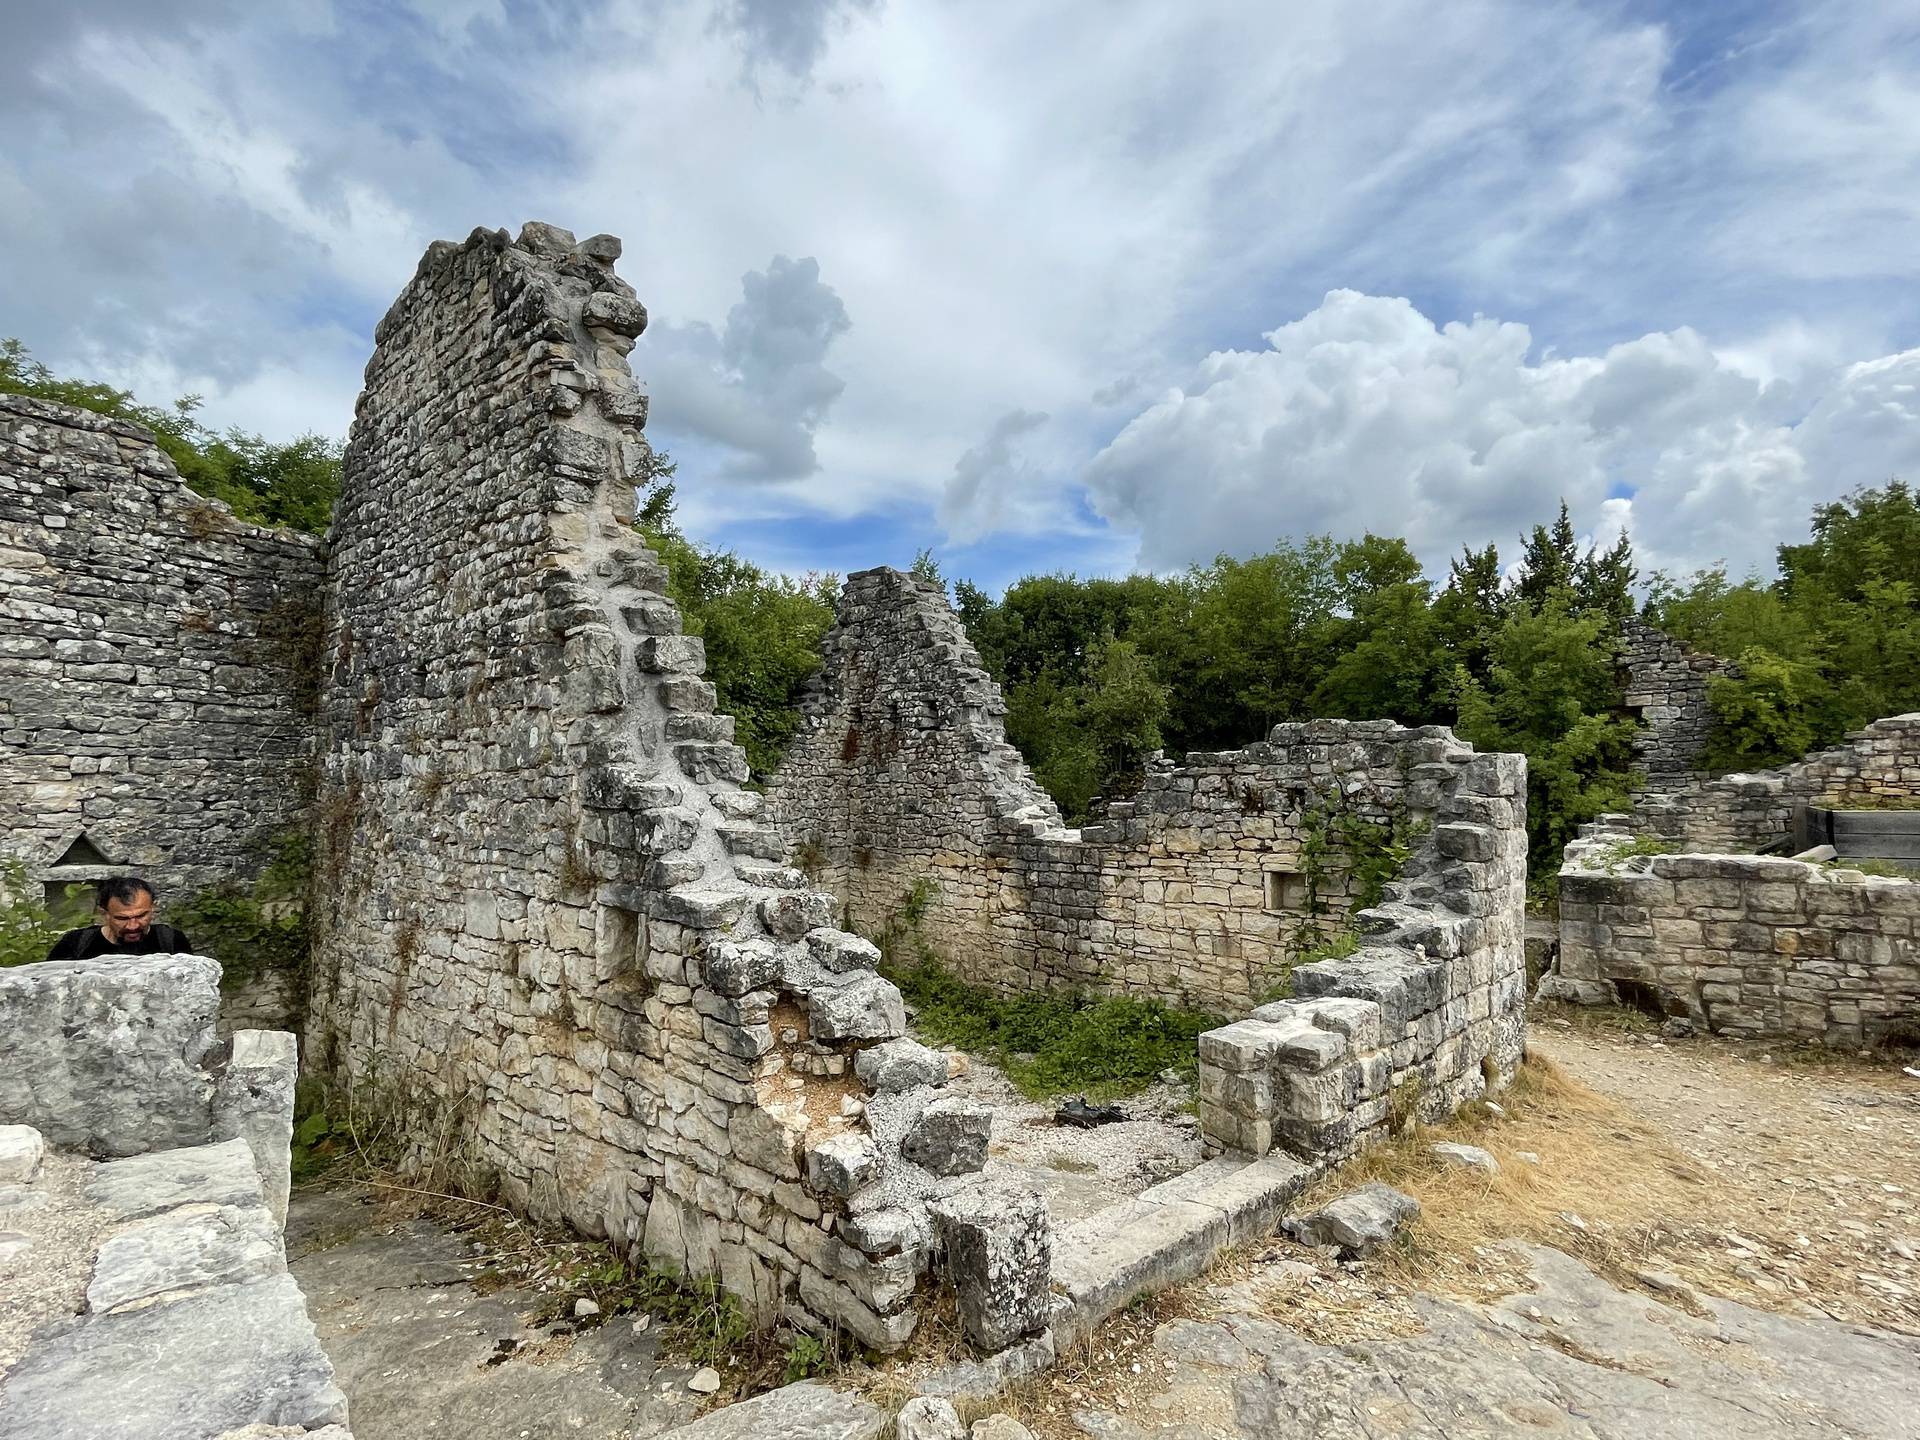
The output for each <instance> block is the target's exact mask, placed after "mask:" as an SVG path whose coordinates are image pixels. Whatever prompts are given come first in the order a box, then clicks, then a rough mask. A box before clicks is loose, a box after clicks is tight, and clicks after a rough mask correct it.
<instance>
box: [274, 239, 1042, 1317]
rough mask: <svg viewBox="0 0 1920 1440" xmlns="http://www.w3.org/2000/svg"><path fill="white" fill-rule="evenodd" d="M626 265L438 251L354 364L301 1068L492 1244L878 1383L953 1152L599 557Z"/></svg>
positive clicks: (962, 1185)
mask: <svg viewBox="0 0 1920 1440" xmlns="http://www.w3.org/2000/svg"><path fill="white" fill-rule="evenodd" d="M619 253H620V244H619V241H617V240H615V239H613V238H612V237H610V236H604V235H602V236H595V237H593V238H591V239H589V240H586V241H584V242H576V241H575V239H574V237H573V236H572V235H570V234H568V233H567V232H565V231H563V230H559V229H557V228H555V227H552V226H548V225H541V224H530V225H528V226H526V227H525V228H524V229H523V230H522V231H521V232H520V235H519V236H518V237H517V238H516V239H509V237H508V236H507V235H506V234H505V232H491V231H485V230H481V231H476V232H475V233H474V234H473V235H472V236H471V237H470V238H469V239H468V240H467V241H466V242H464V243H462V244H450V243H441V244H436V245H434V246H433V247H432V248H431V249H430V250H429V251H428V252H427V255H426V257H425V258H424V259H423V260H422V262H421V264H420V267H419V270H418V272H417V273H416V275H415V276H414V279H413V281H412V282H411V283H410V284H409V285H408V286H407V288H406V290H405V291H404V293H403V294H402V295H401V296H400V298H399V299H398V300H397V301H396V302H395V304H394V306H393V307H392V309H391V310H390V311H389V312H388V314H387V316H386V318H385V319H384V320H382V321H381V323H380V326H379V328H378V330H377V332H376V340H377V349H376V351H375V353H374V356H373V358H372V360H371V362H370V363H369V364H368V366H367V372H366V388H365V390H364V392H363V393H362V395H361V398H360V402H359V407H358V411H357V416H356V419H355V423H354V427H353V433H352V437H351V439H350V442H349V445H348V448H347V456H346V466H345V476H344V489H343V493H342V496H341V500H340V504H339V508H338V512H337V517H336V521H335V527H334V531H333V535H332V551H331V567H330V571H329V577H328V594H329V596H330V597H331V605H330V609H329V613H328V619H327V632H326V655H327V658H328V662H329V665H330V671H329V674H328V676H327V680H326V685H325V692H324V696H323V703H322V714H321V721H322V727H323V734H322V745H321V760H322V784H321V794H320V798H319V802H318V806H317V809H318V821H317V830H318V846H317V851H318V859H317V861H316V867H317V873H318V876H319V880H320V885H319V889H320V892H321V894H322V895H323V896H324V897H325V900H324V904H322V905H320V906H319V907H317V913H316V914H315V916H314V923H315V929H316V937H317V939H316V946H317V948H316V958H315V976H314V981H313V996H312V1012H311V1022H310V1030H309V1043H310V1046H311V1049H312V1052H313V1053H314V1054H315V1055H317V1056H319V1057H321V1061H322V1063H323V1065H324V1066H325V1067H326V1068H328V1069H330V1070H332V1071H334V1072H335V1073H336V1074H338V1075H341V1076H345V1077H351V1078H352V1080H353V1081H354V1083H357V1084H361V1085H366V1086H370V1087H374V1088H375V1089H377V1090H380V1091H381V1092H383V1095H384V1098H385V1100H386V1101H387V1102H389V1103H394V1104H398V1105H403V1106H413V1107H419V1108H420V1110H421V1111H422V1113H433V1114H436V1115H440V1116H444V1115H446V1114H448V1113H449V1112H452V1113H454V1114H455V1115H457V1116H458V1117H459V1119H458V1123H457V1125H456V1126H455V1127H454V1131H455V1133H457V1134H459V1135H461V1136H464V1137H467V1138H468V1139H469V1140H470V1141H471V1143H472V1145H473V1147H474V1155H473V1157H472V1158H474V1159H475V1160H476V1161H477V1162H478V1163H479V1164H480V1165H481V1166H483V1167H484V1168H485V1169H487V1170H489V1171H490V1172H492V1173H493V1174H494V1175H495V1176H497V1178H498V1182H499V1185H500V1187H501V1190H502V1192H503V1194H504V1195H505V1197H506V1198H507V1199H508V1201H509V1202H510V1203H511V1204H513V1205H514V1206H515V1207H517V1208H520V1209H523V1210H526V1211H529V1212H531V1213H533V1214H535V1215H537V1216H542V1217H548V1218H559V1219H564V1220H566V1221H567V1222H569V1223H570V1224H572V1225H573V1226H574V1227H575V1228H576V1229H578V1230H580V1231H582V1232H584V1233H586V1234H589V1235H594V1236H605V1237H609V1238H611V1239H613V1240H614V1241H616V1242H619V1243H622V1244H630V1245H632V1246H633V1247H634V1248H635V1250H636V1251H638V1252H641V1253H643V1254H644V1255H645V1256H646V1257H648V1258H649V1259H651V1260H652V1262H653V1263H655V1264H657V1265H660V1266H662V1267H665V1268H668V1269H671V1270H674V1271H677V1272H679V1273H681V1274H684V1275H688V1276H693V1277H713V1278H716V1279H718V1280H719V1281H720V1283H722V1284H723V1285H724V1286H725V1287H726V1288H727V1289H728V1290H729V1291H731V1292H733V1293H734V1294H736V1295H739V1296H740V1297H742V1298H743V1299H744V1300H745V1301H746V1302H747V1303H748V1305H749V1306H750V1308H751V1309H752V1310H753V1311H754V1312H755V1313H756V1314H757V1315H759V1316H761V1317H763V1318H765V1317H772V1316H774V1315H778V1314H781V1313H785V1314H786V1315H788V1316H789V1317H790V1318H792V1319H794V1320H795V1321H796V1322H797V1323H800V1324H802V1325H805V1326H807V1327H809V1328H816V1329H817V1328H820V1327H822V1326H836V1327H839V1328H841V1329H843V1330H846V1331H848V1332H850V1333H852V1334H853V1335H854V1336H856V1337H857V1338H858V1339H859V1341H860V1342H861V1343H863V1344H865V1345H868V1346H871V1347H874V1348H878V1349H883V1350H886V1349H893V1348H896V1347H898V1346H899V1345H901V1344H902V1343H904V1342H905V1341H906V1339H907V1338H908V1337H909V1335H910V1334H911V1332H912V1330H913V1327H914V1324H915V1320H916V1312H915V1310H914V1308H913V1304H912V1301H913V1297H914V1293H915V1289H916V1287H917V1285H918V1284H919V1282H920V1280H921V1277H922V1276H923V1274H924V1273H925V1271H926V1270H927V1268H928V1265H929V1262H930V1259H931V1258H932V1257H933V1255H934V1253H935V1252H936V1250H937V1249H938V1247H939V1244H940V1237H939V1233H938V1232H937V1230H936V1227H935V1226H934V1224H933V1222H932V1219H931V1218H930V1216H929V1214H928V1205H929V1202H933V1201H938V1200H942V1199H945V1198H949V1197H951V1196H954V1195H956V1194H958V1193H960V1192H962V1191H964V1190H966V1189H968V1188H969V1187H970V1186H974V1185H977V1184H978V1183H980V1182H979V1178H978V1176H977V1175H975V1174H973V1173H971V1171H977V1170H978V1168H979V1163H980V1161H981V1159H982V1158H983V1156H982V1153H981V1152H982V1151H983V1149H984V1146H983V1145H982V1144H981V1143H980V1141H981V1139H982V1138H983V1137H982V1136H981V1135H980V1134H978V1133H977V1132H976V1128H975V1127H977V1126H978V1125H979V1124H981V1123H982V1121H981V1118H980V1117H973V1116H965V1115H959V1114H956V1113H954V1111H953V1109H952V1108H951V1107H942V1106H940V1105H939V1104H938V1103H937V1089H936V1087H937V1085H939V1084H940V1083H943V1082H944V1081H945V1078H946V1069H945V1064H944V1062H943V1061H940V1060H938V1057H932V1058H929V1056H928V1055H927V1054H926V1053H925V1052H922V1051H921V1050H920V1049H919V1047H917V1046H913V1045H912V1044H911V1042H909V1041H906V1040H904V1039H903V1038H901V1032H902V1030H903V1028H904V1026H905V1019H906V1017H905V1011H904V1007H903V1005H902V1004H901V1000H900V995H899V992H898V991H896V990H895V989H894V988H893V986H891V985H890V984H888V983H887V982H886V981H884V980H882V979H880V978H879V977H878V976H877V975H875V974H874V973H873V968H872V967H873V965H874V963H875V961H876V960H877V958H878V956H877V952H876V951H875V950H874V949H873V947H872V946H871V945H869V944H867V943H866V942H865V941H864V940H862V939H860V938H859V937H858V936H856V935H853V934H850V933H847V932H844V931H842V930H840V929H837V928H835V927H834V925H833V924H832V921H833V919H834V918H835V916H834V910H835V907H834V904H833V901H832V899H831V897H830V896H828V895H827V894H825V893H823V892H820V891H817V890H814V889H812V888H811V887H810V886H809V884H808V883H807V880H806V877H805V876H804V875H802V874H801V873H799V872H798V871H796V870H794V869H790V868H789V867H788V866H787V865H786V864H785V863H784V860H785V856H786V852H787V847H786V843H785V841H784V839H783V838H782V837H781V835H780V834H779V833H778V832H777V831H776V830H774V829H772V828H770V827H769V826H767V825H766V824H765V823H764V822H763V821H762V819H761V817H760V809H761V797H760V796H759V795H758V794H755V793H754V792H752V791H749V790H746V789H744V788H743V784H742V782H744V781H745V780H746V778H747V766H746V761H745V757H744V755H743V753H742V752H741V751H740V749H739V748H738V747H737V746H736V745H734V744H733V741H732V735H733V722H732V720H731V719H730V718H729V717H727V716H724V715H718V714H715V713H714V700H715V697H714V690H713V687H712V686H711V685H710V684H709V683H708V682H706V681H705V680H703V679H701V678H700V675H701V671H702V668H703V662H704V657H703V652H702V646H701V642H700V640H699V639H698V638H696V637H692V636H689V635H686V634H685V633H683V624H682V619H681V616H680V613H679V611H678V610H677V609H676V607H675V606H674V604H673V603H672V602H671V601H670V600H669V599H668V598H667V596H666V594H665V593H664V592H665V575H664V572H663V571H662V568H661V565H660V562H659V560H658V559H657V558H656V557H655V556H654V555H653V554H652V553H651V552H650V551H648V550H647V549H646V547H645V546H644V545H643V544H642V543H641V542H640V540H639V538H638V536H637V535H636V534H635V532H634V531H633V530H632V528H631V526H630V523H629V522H630V521H631V519H632V514H633V505H634V493H635V487H636V486H637V485H639V484H641V483H643V482H644V481H645V479H646V478H647V476H648V475H649V473H650V468H649V453H648V449H647V444H646V440H645V438H644V436H643V434H642V426H643V424H644V422H645V419H646V410H647V402H646V397H645V396H644V395H643V394H642V393H641V391H640V389H639V387H638V386H637V384H636V383H635V381H634V379H633V376H632V374H631V371H630V369H629V367H628V362H627V355H628V353H629V351H630V350H631V349H632V347H633V345H634V342H635V340H636V338H637V337H638V336H639V335H640V334H641V332H642V331H643V330H644V328H645V326H646V311H645V309H644V308H643V307H642V306H641V304H640V303H639V302H638V301H637V300H636V299H635V297H634V293H633V291H632V289H631V288H630V287H629V286H628V285H627V284H626V283H625V282H624V281H623V280H621V279H620V278H619V277H618V276H617V275H616V274H615V272H614V268H613V262H614V261H615V259H616V258H617V257H618V255H619ZM1040 1219H1041V1222H1042V1224H1044V1219H1045V1217H1044V1214H1042V1216H1041V1217H1040ZM1029 1220H1030V1217H1028V1216H1026V1215H1025V1214H1024V1213H1020V1214H1017V1215H1010V1216H1009V1218H1008V1219H1007V1220H1005V1221H1004V1222H1003V1228H1004V1226H1006V1225H1012V1224H1014V1223H1015V1221H1018V1222H1019V1223H1020V1224H1022V1225H1025V1224H1027V1223H1028V1222H1029ZM1014 1238H1015V1239H1017V1240H1018V1241H1019V1242H1020V1243H1022V1244H1029V1245H1031V1244H1032V1243H1033V1242H1032V1237H1031V1236H1030V1235H1028V1234H1027V1233H1026V1232H1025V1231H1024V1230H1023V1231H1022V1232H1021V1233H1020V1234H1019V1235H1018V1236H1016V1237H1014ZM1041 1253H1043V1249H1042V1251H1041ZM963 1269H964V1267H963ZM989 1274H990V1267H989V1266H986V1265H980V1266H978V1267H976V1273H975V1274H974V1275H973V1276H972V1277H969V1275H968V1274H966V1273H958V1274H957V1275H956V1278H957V1280H958V1283H959V1285H960V1289H961V1293H962V1294H963V1295H965V1294H967V1293H968V1292H969V1286H970V1285H979V1284H985V1283H987V1281H988V1278H989ZM1041 1289H1042V1294H1043V1296H1044V1290H1045V1286H1044V1282H1043V1283H1042V1287H1041ZM1045 1319H1046V1312H1045V1307H1044V1306H1043V1305H1036V1306H1034V1307H1032V1308H1031V1309H1030V1311H1029V1312H1028V1313H1025V1314H1022V1315H1019V1316H1016V1317H1013V1319H1011V1320H1009V1321H1008V1322H1007V1324H1006V1325H1005V1326H1004V1327H1002V1328H1001V1329H999V1330H995V1331H993V1332H986V1331H981V1332H979V1333H978V1337H977V1338H980V1339H982V1340H983V1341H985V1342H986V1343H988V1344H991V1343H993V1341H994V1340H996V1339H999V1338H1000V1337H1001V1336H1002V1335H1003V1334H1005V1333H1008V1332H1017V1333H1027V1332H1030V1331H1033V1330H1036V1329H1039V1328H1042V1327H1043V1326H1044V1323H1045Z"/></svg>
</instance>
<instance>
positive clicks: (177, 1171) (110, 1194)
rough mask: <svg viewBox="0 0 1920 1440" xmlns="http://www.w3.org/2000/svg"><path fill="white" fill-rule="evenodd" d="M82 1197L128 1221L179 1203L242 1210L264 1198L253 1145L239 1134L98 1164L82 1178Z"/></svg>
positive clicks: (260, 1201) (170, 1208)
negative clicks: (84, 1188) (216, 1141)
mask: <svg viewBox="0 0 1920 1440" xmlns="http://www.w3.org/2000/svg"><path fill="white" fill-rule="evenodd" d="M87 1198H88V1199H89V1200H92V1201H93V1202H94V1203H95V1204H97V1205H101V1206H103V1207H105V1208H106V1209H108V1210H110V1211H112V1212H113V1213H115V1214H116V1215H119V1216H121V1217H123V1218H125V1219H128V1220H135V1219H139V1218H140V1217H141V1216H144V1215H158V1214H160V1213H161V1212H162V1211H164V1210H173V1209H176V1208H178V1207H180V1206H182V1205H209V1206H213V1205H232V1206H238V1207H240V1208H242V1209H244V1208H246V1207H248V1206H255V1205H264V1204H265V1203H266V1198H265V1191H264V1188H263V1186H262V1182H261V1179H260V1171H259V1168H258V1167H257V1166H256V1165H255V1163H254V1159H253V1150H252V1148H251V1147H250V1146H249V1145H248V1144H247V1142H246V1141H244V1140H241V1139H233V1140H227V1141H223V1142H222V1143H220V1144H218V1145H192V1146H187V1147H185V1148H183V1149H179V1150H158V1151H155V1152H154V1153H152V1154H150V1155H137V1156H135V1157H133V1158H132V1159H129V1160H116V1161H114V1162H113V1163H111V1164H108V1165H102V1166H100V1168H99V1169H97V1170H95V1171H94V1172H93V1175H92V1177H91V1178H90V1179H89V1180H88V1181H87Z"/></svg>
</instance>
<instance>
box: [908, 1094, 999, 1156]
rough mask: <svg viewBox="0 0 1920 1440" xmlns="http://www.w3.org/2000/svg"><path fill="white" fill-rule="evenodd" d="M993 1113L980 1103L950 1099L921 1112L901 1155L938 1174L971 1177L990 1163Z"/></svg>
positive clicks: (910, 1130) (935, 1102)
mask: <svg viewBox="0 0 1920 1440" xmlns="http://www.w3.org/2000/svg"><path fill="white" fill-rule="evenodd" d="M992 1134H993V1111H992V1110H990V1109H989V1108H988V1107H986V1106H985V1105H982V1104H980V1103H978V1102H977V1101H973V1100H967V1099H963V1098H961V1097H960V1096H957V1095H956V1096H949V1097H947V1098H945V1099H941V1100H935V1101H933V1102H932V1103H931V1104H929V1105H928V1106H927V1108H926V1109H925V1110H922V1111H921V1112H920V1118H919V1119H918V1120H916V1121H915V1122H914V1124H913V1126H912V1128H911V1129H909V1130H908V1131H907V1136H906V1139H905V1141H904V1142H902V1144H901V1146H900V1153H901V1154H903V1155H905V1156H906V1157H907V1159H909V1160H911V1161H913V1163H914V1164H916V1165H918V1166H920V1167H921V1168H922V1169H925V1170H931V1171H932V1172H933V1173H934V1174H936V1175H971V1174H972V1173H974V1172H975V1171H977V1170H980V1169H983V1168H985V1166H986V1163H987V1142H988V1140H989V1139H990V1138H991V1137H992Z"/></svg>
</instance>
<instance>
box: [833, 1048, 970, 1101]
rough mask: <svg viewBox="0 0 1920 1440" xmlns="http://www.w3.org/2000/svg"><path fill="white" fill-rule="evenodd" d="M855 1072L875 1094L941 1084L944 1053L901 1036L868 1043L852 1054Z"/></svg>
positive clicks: (945, 1064) (945, 1068)
mask: <svg viewBox="0 0 1920 1440" xmlns="http://www.w3.org/2000/svg"><path fill="white" fill-rule="evenodd" d="M853 1070H854V1074H856V1075H858V1076H859V1077H860V1079H861V1080H862V1081H863V1082H865V1084H866V1085H867V1086H868V1088H870V1089H871V1090H873V1091H874V1092H875V1093H876V1094H880V1095H888V1094H892V1093H893V1092H895V1091H898V1090H912V1089H914V1088H916V1087H918V1086H921V1085H940V1084H944V1083H945V1081H946V1079H947V1057H946V1056H945V1055H944V1054H942V1053H941V1052H940V1051H938V1050H931V1049H929V1048H928V1047H927V1046H925V1045H922V1044H921V1043H920V1042H919V1041H917V1040H909V1039H906V1038H905V1037H902V1038H900V1039H898V1040H887V1041H884V1042H882V1043H881V1044H878V1045H874V1046H870V1047H869V1048H867V1049H865V1050H862V1051H861V1052H860V1053H859V1055H857V1056H856V1057H854V1062H853Z"/></svg>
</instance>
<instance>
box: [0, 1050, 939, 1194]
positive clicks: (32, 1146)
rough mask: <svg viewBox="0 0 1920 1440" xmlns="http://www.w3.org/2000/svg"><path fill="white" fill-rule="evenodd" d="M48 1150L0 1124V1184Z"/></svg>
mask: <svg viewBox="0 0 1920 1440" xmlns="http://www.w3.org/2000/svg"><path fill="white" fill-rule="evenodd" d="M941 1073H942V1074H944V1073H945V1067H944V1066H943V1067H942V1072H941ZM46 1152H47V1145H46V1142H45V1141H44V1140H42V1139H41V1138H40V1132H39V1131H38V1130H36V1129H34V1128H33V1127H32V1126H31V1125H0V1185H25V1184H29V1183H31V1182H32V1180H33V1179H34V1177H35V1176H37V1175H39V1173H40V1162H41V1160H42V1159H43V1158H44V1157H45V1155H46Z"/></svg>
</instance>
